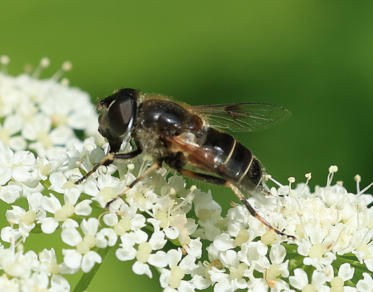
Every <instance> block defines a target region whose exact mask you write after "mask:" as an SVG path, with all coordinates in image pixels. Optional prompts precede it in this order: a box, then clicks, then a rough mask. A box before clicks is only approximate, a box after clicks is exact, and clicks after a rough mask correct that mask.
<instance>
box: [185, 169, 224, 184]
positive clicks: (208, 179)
mask: <svg viewBox="0 0 373 292" xmlns="http://www.w3.org/2000/svg"><path fill="white" fill-rule="evenodd" d="M178 171H179V172H180V173H181V174H182V175H183V176H186V177H190V178H194V179H198V180H201V181H205V182H208V183H211V184H215V185H222V186H224V185H225V183H226V182H227V180H226V179H224V178H220V177H216V176H213V175H208V174H204V173H198V172H195V171H191V170H189V169H180V170H178Z"/></svg>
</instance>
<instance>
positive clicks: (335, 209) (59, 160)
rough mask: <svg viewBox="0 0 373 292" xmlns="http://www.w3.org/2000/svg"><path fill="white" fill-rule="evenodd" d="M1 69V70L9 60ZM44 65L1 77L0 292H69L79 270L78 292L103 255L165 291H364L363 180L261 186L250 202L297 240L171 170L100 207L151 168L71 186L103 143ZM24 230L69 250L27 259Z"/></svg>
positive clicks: (366, 224)
mask: <svg viewBox="0 0 373 292" xmlns="http://www.w3.org/2000/svg"><path fill="white" fill-rule="evenodd" d="M0 61H1V62H2V64H3V68H2V69H3V72H5V71H6V67H5V66H6V65H7V63H8V62H9V59H8V58H6V57H4V56H3V57H2V58H0ZM47 65H49V60H48V59H45V58H44V59H42V60H41V62H40V64H39V66H38V67H37V68H36V69H35V70H34V72H31V73H29V74H23V75H20V76H17V77H11V76H9V75H7V74H6V73H0V199H1V201H2V205H4V206H6V210H7V211H6V213H5V218H6V224H3V225H2V226H3V227H2V229H1V244H0V255H1V256H0V271H1V276H0V291H69V290H70V284H69V283H68V281H67V280H66V279H65V277H64V276H65V275H66V274H74V273H78V272H80V271H83V272H84V273H85V277H82V280H81V281H80V282H79V283H78V285H77V287H75V290H76V291H84V290H85V289H86V288H87V286H88V284H89V282H90V280H91V279H92V277H93V276H94V274H95V269H94V268H95V267H98V266H99V265H100V264H101V263H102V262H103V260H104V256H105V254H106V253H107V252H108V250H110V249H114V250H115V255H116V257H117V258H118V260H120V261H131V262H132V270H133V272H134V274H138V275H146V276H147V277H155V278H158V279H159V285H160V287H162V288H163V289H164V290H166V291H178V290H179V291H195V290H204V289H206V288H208V287H210V286H212V287H213V288H214V290H215V291H234V290H237V289H245V290H248V291H268V290H271V291H298V290H302V291H371V290H370V289H371V287H372V284H373V279H372V277H371V274H372V272H373V231H372V230H373V212H372V209H371V208H369V207H368V206H369V204H371V202H372V201H373V197H372V196H371V195H369V194H366V192H367V191H368V188H369V187H370V186H368V187H366V188H363V189H361V188H360V180H361V179H360V177H359V176H356V177H355V180H356V184H357V191H356V194H352V193H349V192H348V191H347V190H346V189H345V188H344V187H343V186H342V185H341V184H339V183H337V184H334V183H333V176H334V175H335V173H336V172H337V168H336V167H335V166H331V167H330V168H329V174H328V178H327V183H326V185H325V186H322V187H321V186H320V187H316V188H315V190H311V189H310V188H309V186H308V182H309V180H310V179H311V174H307V175H306V182H305V183H300V184H298V185H294V183H295V179H294V178H289V183H288V184H286V185H282V184H280V183H278V182H277V181H275V180H274V179H273V178H270V177H269V176H268V177H267V178H268V179H269V180H270V181H269V182H268V184H273V185H274V186H273V187H272V188H271V189H270V190H271V191H270V194H267V195H266V196H263V195H262V199H257V198H254V197H249V198H248V200H249V202H250V203H251V204H252V205H253V206H254V207H255V208H256V210H257V211H258V213H259V214H260V215H261V216H263V217H264V218H266V220H268V221H269V222H271V224H272V225H274V226H275V227H276V228H278V229H280V230H283V231H284V232H285V233H286V234H290V235H294V236H295V237H296V239H295V240H293V239H290V238H287V237H281V236H279V235H278V234H276V233H274V232H273V231H271V230H269V229H268V228H267V227H266V226H264V225H263V224H262V223H260V222H259V221H258V220H256V219H255V218H253V217H252V216H250V214H249V213H248V211H247V209H246V208H245V207H244V206H241V205H235V206H233V207H231V208H230V209H229V210H228V211H227V212H226V214H223V213H222V208H221V206H220V205H219V204H218V203H217V202H216V201H215V200H214V197H213V195H212V194H211V192H209V191H208V192H204V191H201V190H199V189H197V188H196V187H195V186H189V185H188V184H186V182H185V180H184V178H183V177H181V176H180V175H178V174H177V173H174V172H170V170H168V169H166V168H161V169H159V170H158V171H155V172H153V173H152V174H151V175H149V176H147V177H146V178H145V179H144V180H142V181H141V182H140V183H138V184H136V185H135V187H133V188H132V189H130V190H129V191H127V192H126V193H125V195H124V196H122V197H120V198H118V199H116V200H114V201H113V203H112V204H110V208H105V206H106V205H107V203H108V202H110V201H111V200H112V199H113V198H117V196H118V194H121V193H122V192H123V190H125V189H126V187H127V186H128V185H129V184H130V183H131V182H133V181H134V180H135V179H136V177H138V176H139V175H141V174H142V173H143V172H144V171H145V170H146V169H147V168H148V167H149V165H150V164H151V160H150V159H149V158H148V157H145V156H141V157H138V158H135V159H132V160H130V161H128V162H123V161H122V162H120V163H114V164H112V165H110V166H107V167H106V166H101V167H100V168H99V169H98V170H97V171H96V172H95V173H94V174H93V175H92V176H90V177H89V178H88V179H87V180H86V181H84V182H83V183H81V184H79V185H76V184H74V182H75V181H76V180H77V179H78V178H80V177H81V176H82V175H83V174H85V173H86V172H87V171H89V170H91V169H92V167H93V166H94V165H95V164H96V163H97V162H98V161H100V159H101V158H102V157H103V156H104V155H105V151H107V147H108V146H107V144H106V143H105V141H104V140H103V139H102V137H101V136H100V135H99V134H98V133H97V116H96V113H95V111H94V106H93V105H92V104H91V102H90V98H89V96H88V95H87V94H86V93H84V92H82V91H81V90H79V89H76V88H71V87H69V86H68V85H67V82H66V81H64V82H62V83H63V84H61V82H60V81H59V79H60V77H61V74H62V71H64V70H65V71H66V70H67V69H70V68H69V67H71V65H70V64H69V63H64V65H63V68H62V69H63V70H62V71H59V72H57V73H56V74H55V75H54V76H53V77H52V78H49V79H46V80H39V79H37V77H38V75H39V74H40V72H41V69H42V68H43V67H45V66H47ZM130 148H131V146H130V145H129V144H128V143H124V144H123V145H122V150H123V151H130V150H131V149H130ZM4 225H6V226H4ZM32 233H35V234H36V235H35V236H37V234H38V233H44V234H46V236H49V235H50V234H53V233H58V234H59V238H60V241H61V242H62V244H63V246H64V248H63V249H62V250H59V249H56V250H55V249H53V248H50V247H45V248H44V249H43V250H42V251H41V252H35V251H33V250H31V249H29V248H28V242H29V237H30V234H32ZM87 276H88V277H87ZM87 279H88V280H87ZM118 281H121V279H118Z"/></svg>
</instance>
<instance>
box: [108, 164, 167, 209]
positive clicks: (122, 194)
mask: <svg viewBox="0 0 373 292" xmlns="http://www.w3.org/2000/svg"><path fill="white" fill-rule="evenodd" d="M159 167H160V164H159V162H158V161H157V162H154V163H153V165H152V166H150V167H149V168H148V169H147V170H145V171H144V172H143V173H142V174H141V175H139V176H138V177H137V178H136V179H135V180H134V181H133V182H131V183H130V184H129V185H128V186H127V187H126V189H125V190H124V191H123V192H122V193H121V194H120V195H118V196H116V197H115V198H114V199H112V200H110V201H109V202H107V204H106V206H105V207H106V208H109V206H110V204H111V203H113V202H114V201H115V200H117V199H119V198H120V197H122V196H124V195H125V194H126V193H127V192H128V191H129V190H130V189H132V188H133V187H134V186H135V184H137V183H138V182H140V181H141V180H143V179H144V177H146V176H148V175H149V174H150V173H152V172H153V171H154V170H157V169H158V168H159Z"/></svg>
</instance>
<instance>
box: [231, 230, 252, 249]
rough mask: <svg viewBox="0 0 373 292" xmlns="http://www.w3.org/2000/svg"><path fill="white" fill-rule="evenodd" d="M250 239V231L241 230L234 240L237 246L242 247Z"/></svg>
mask: <svg viewBox="0 0 373 292" xmlns="http://www.w3.org/2000/svg"><path fill="white" fill-rule="evenodd" d="M249 238H250V234H249V231H248V230H247V229H241V230H240V232H238V234H237V236H236V238H235V239H234V244H235V246H241V245H243V244H244V243H245V242H247V241H248V240H249Z"/></svg>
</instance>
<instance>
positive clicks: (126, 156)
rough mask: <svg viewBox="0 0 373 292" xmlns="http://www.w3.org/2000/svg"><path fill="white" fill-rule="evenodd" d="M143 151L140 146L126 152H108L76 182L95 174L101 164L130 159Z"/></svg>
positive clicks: (77, 182) (78, 182)
mask: <svg viewBox="0 0 373 292" xmlns="http://www.w3.org/2000/svg"><path fill="white" fill-rule="evenodd" d="M141 152H142V150H141V148H140V147H138V148H137V149H136V150H135V151H132V152H128V153H124V152H117V153H108V154H106V155H105V156H104V157H103V158H102V159H101V160H100V161H99V162H98V163H97V164H96V165H95V166H94V167H93V168H92V169H91V170H90V171H88V172H87V173H86V174H85V175H84V176H82V177H81V178H80V179H78V180H77V181H76V182H75V184H76V185H77V184H80V183H81V182H82V181H83V180H85V179H86V178H87V177H89V176H90V175H91V174H93V173H94V172H95V171H96V170H97V168H99V167H100V166H101V165H106V166H107V165H110V164H112V163H113V161H114V160H115V159H123V160H124V159H130V158H134V157H136V156H137V155H139V154H140V153H141Z"/></svg>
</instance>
